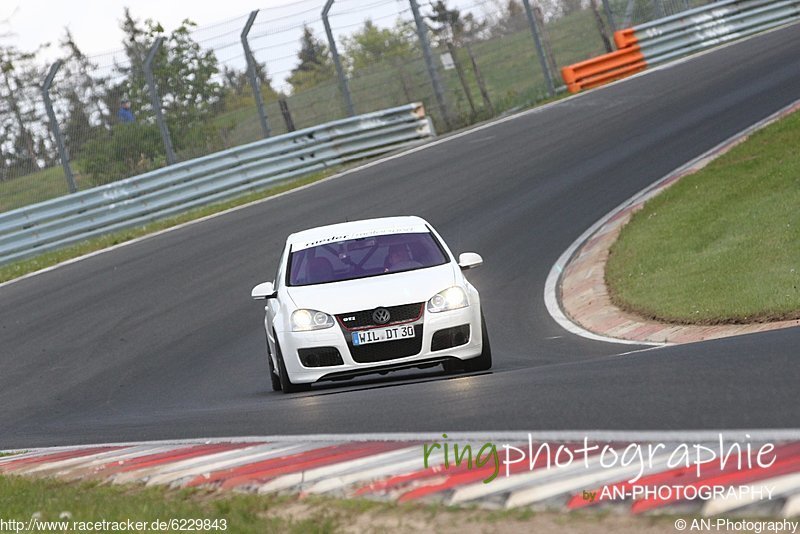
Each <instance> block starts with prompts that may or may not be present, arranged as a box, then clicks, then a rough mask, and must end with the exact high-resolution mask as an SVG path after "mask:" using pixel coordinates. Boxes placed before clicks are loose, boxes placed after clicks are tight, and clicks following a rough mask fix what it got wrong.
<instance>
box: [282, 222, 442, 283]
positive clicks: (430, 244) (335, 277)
mask: <svg viewBox="0 0 800 534" xmlns="http://www.w3.org/2000/svg"><path fill="white" fill-rule="evenodd" d="M446 261H447V259H446V257H445V254H444V251H443V250H442V248H441V246H440V245H439V244H438V242H437V241H436V239H435V238H434V237H433V235H432V234H431V233H429V232H418V233H407V234H387V235H377V236H370V237H363V238H359V239H349V240H344V241H337V242H332V243H325V244H323V245H318V246H315V247H309V248H304V249H302V250H298V251H294V252H292V253H291V255H290V257H289V281H288V282H289V284H288V285H290V286H307V285H312V284H324V283H327V282H339V281H342V280H353V279H356V278H365V277H368V276H377V275H381V274H390V273H397V272H402V271H411V270H414V269H423V268H425V267H434V266H436V265H442V264H444V263H446Z"/></svg>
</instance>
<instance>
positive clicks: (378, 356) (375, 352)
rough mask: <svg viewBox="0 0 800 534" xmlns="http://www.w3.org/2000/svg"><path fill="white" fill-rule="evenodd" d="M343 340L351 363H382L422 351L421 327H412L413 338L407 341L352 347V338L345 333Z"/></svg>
mask: <svg viewBox="0 0 800 534" xmlns="http://www.w3.org/2000/svg"><path fill="white" fill-rule="evenodd" d="M345 338H347V348H348V349H350V355H351V356H352V357H353V361H355V362H357V363H372V362H383V361H386V360H394V359H397V358H406V357H408V356H414V355H415V354H419V353H420V351H421V350H422V325H421V324H416V325H414V337H413V338H409V339H398V340H397V341H383V342H380V343H370V344H368V345H359V346H357V347H356V346H353V340H352V337H351V335H350V334H348V333H347V332H345Z"/></svg>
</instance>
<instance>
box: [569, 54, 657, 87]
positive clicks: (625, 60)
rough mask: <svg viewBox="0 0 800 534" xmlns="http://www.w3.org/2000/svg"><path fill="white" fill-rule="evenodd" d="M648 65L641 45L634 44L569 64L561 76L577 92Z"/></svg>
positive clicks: (621, 76)
mask: <svg viewBox="0 0 800 534" xmlns="http://www.w3.org/2000/svg"><path fill="white" fill-rule="evenodd" d="M646 67H647V64H646V63H645V61H644V56H643V55H642V52H641V51H640V49H639V45H633V46H630V47H628V48H625V49H624V50H617V51H616V52H611V53H609V54H603V55H602V56H598V57H595V58H592V59H587V60H586V61H581V62H580V63H574V64H572V65H567V66H566V67H563V68H562V69H561V76H562V77H563V78H564V83H566V84H567V89H568V90H569V92H570V93H577V92H578V91H580V90H581V89H588V88H590V87H597V86H598V85H602V84H604V83H608V82H611V81H613V80H617V79H619V78H624V77H625V76H630V75H631V74H634V73H635V72H639V71H641V70H644V69H645V68H646Z"/></svg>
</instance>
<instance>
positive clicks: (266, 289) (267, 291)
mask: <svg viewBox="0 0 800 534" xmlns="http://www.w3.org/2000/svg"><path fill="white" fill-rule="evenodd" d="M250 296H251V297H253V299H255V300H265V299H274V298H275V297H277V296H278V292H277V291H275V284H273V283H272V282H263V283H261V284H258V285H257V286H256V287H254V288H253V291H251V292H250Z"/></svg>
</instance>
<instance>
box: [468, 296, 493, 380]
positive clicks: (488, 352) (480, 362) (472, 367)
mask: <svg viewBox="0 0 800 534" xmlns="http://www.w3.org/2000/svg"><path fill="white" fill-rule="evenodd" d="M481 338H482V340H483V351H482V352H481V354H480V356H478V357H477V358H471V359H469V360H464V371H466V372H467V373H475V372H478V371H488V370H489V369H491V368H492V347H491V345H490V344H489V332H488V331H487V330H486V319H484V318H483V311H481Z"/></svg>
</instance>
